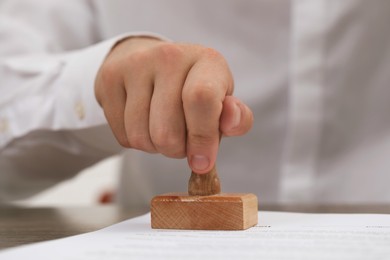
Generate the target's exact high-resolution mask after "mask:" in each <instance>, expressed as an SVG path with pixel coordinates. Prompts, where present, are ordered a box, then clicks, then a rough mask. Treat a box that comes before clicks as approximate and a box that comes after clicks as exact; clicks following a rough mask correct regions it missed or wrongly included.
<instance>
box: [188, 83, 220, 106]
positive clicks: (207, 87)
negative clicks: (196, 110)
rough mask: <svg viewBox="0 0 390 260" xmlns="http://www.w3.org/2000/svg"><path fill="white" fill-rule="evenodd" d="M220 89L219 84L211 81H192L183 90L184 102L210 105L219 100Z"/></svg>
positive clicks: (194, 104)
mask: <svg viewBox="0 0 390 260" xmlns="http://www.w3.org/2000/svg"><path fill="white" fill-rule="evenodd" d="M218 91H219V90H218V85H217V84H215V83H213V82H211V81H198V82H195V83H190V84H188V87H187V88H186V89H185V90H184V91H183V102H184V103H185V104H188V105H189V106H205V105H207V106H209V105H210V104H214V103H216V102H219V100H218Z"/></svg>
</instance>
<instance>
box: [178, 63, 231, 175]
mask: <svg viewBox="0 0 390 260" xmlns="http://www.w3.org/2000/svg"><path fill="white" fill-rule="evenodd" d="M232 92H233V79H232V76H231V73H230V70H229V68H228V66H227V64H226V62H225V61H224V59H223V58H220V57H212V58H205V59H201V60H199V61H198V62H196V63H195V64H194V65H193V67H192V68H191V69H190V71H189V73H188V75H187V79H186V81H185V84H184V87H183V94H182V95H183V96H182V99H183V108H184V115H185V121H186V125H187V147H186V150H187V159H188V163H189V165H190V167H191V169H192V170H193V171H194V172H196V173H200V174H201V173H207V172H209V171H210V170H211V169H212V167H213V166H214V164H215V161H216V157H217V153H218V147H219V135H220V131H219V121H220V116H221V113H222V106H223V100H224V99H225V96H226V95H231V93H232Z"/></svg>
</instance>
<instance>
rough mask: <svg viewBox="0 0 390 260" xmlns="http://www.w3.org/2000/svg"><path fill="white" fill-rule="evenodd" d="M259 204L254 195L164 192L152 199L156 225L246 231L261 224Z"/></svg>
mask: <svg viewBox="0 0 390 260" xmlns="http://www.w3.org/2000/svg"><path fill="white" fill-rule="evenodd" d="M257 204H258V202H257V197H256V196H255V195H254V194H243V193H222V194H217V195H211V196H189V195H187V194H185V193H168V194H163V195H160V196H156V197H154V198H153V199H152V202H151V220H152V228H157V229H161V228H163V229H194V230H243V229H247V228H250V227H252V226H254V225H256V224H257Z"/></svg>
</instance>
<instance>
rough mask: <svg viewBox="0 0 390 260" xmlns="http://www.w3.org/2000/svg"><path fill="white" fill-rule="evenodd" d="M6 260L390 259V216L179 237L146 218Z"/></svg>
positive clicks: (6, 254) (297, 218) (264, 222)
mask: <svg viewBox="0 0 390 260" xmlns="http://www.w3.org/2000/svg"><path fill="white" fill-rule="evenodd" d="M3 259H7V260H11V259H40V260H45V259H50V260H54V259H56V260H57V259H70V260H92V259H96V260H98V259H99V260H100V259H112V260H116V259H118V260H119V259H123V260H125V259H126V260H129V259H183V260H188V259H203V260H205V259H235V260H237V259H261V260H268V259H272V260H273V259H288V260H294V259H299V260H302V259H324V260H330V259H343V260H344V259H353V260H358V259H390V215H377V214H303V213H277V212H259V225H257V226H256V227H253V228H251V229H249V230H245V231H180V230H153V229H151V228H150V214H147V215H144V216H141V217H138V218H134V219H130V220H127V221H124V222H122V223H119V224H116V225H113V226H110V227H108V228H105V229H102V230H99V231H95V232H91V233H87V234H83V235H78V236H74V237H69V238H63V239H59V240H53V241H49V242H41V243H37V244H33V245H27V246H22V247H17V248H14V249H8V250H4V251H1V252H0V260H3Z"/></svg>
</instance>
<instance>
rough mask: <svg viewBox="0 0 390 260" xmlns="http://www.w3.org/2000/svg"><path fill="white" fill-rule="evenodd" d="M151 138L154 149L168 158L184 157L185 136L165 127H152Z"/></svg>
mask: <svg viewBox="0 0 390 260" xmlns="http://www.w3.org/2000/svg"><path fill="white" fill-rule="evenodd" d="M151 139H152V142H153V144H154V146H155V147H156V150H157V151H158V152H160V153H162V154H164V155H165V156H167V157H170V158H184V157H185V156H186V153H185V137H184V133H183V134H178V133H174V132H173V131H168V130H166V129H154V130H152V131H151Z"/></svg>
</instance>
